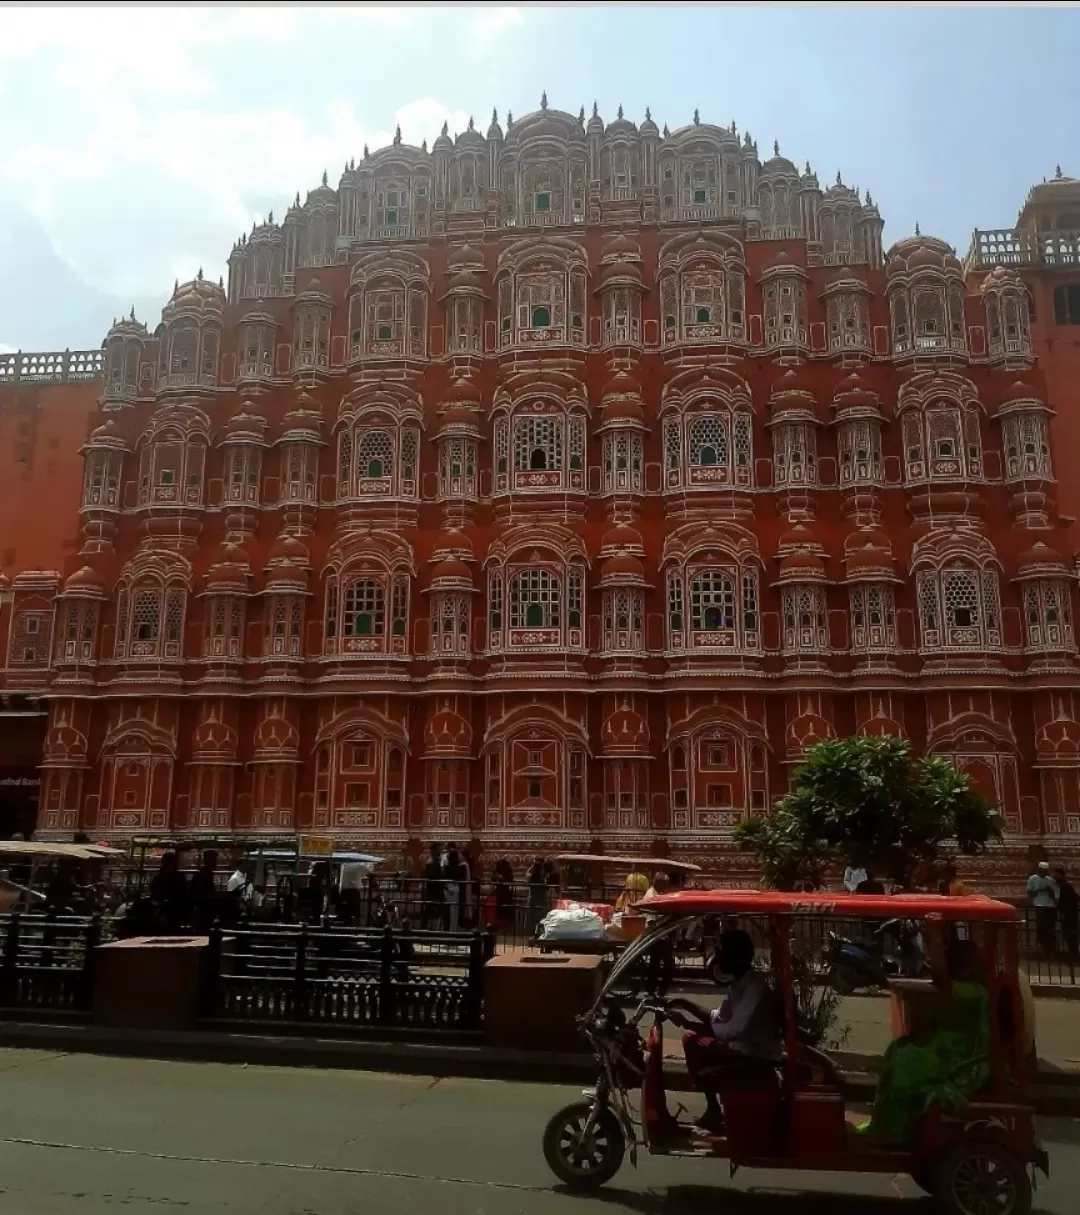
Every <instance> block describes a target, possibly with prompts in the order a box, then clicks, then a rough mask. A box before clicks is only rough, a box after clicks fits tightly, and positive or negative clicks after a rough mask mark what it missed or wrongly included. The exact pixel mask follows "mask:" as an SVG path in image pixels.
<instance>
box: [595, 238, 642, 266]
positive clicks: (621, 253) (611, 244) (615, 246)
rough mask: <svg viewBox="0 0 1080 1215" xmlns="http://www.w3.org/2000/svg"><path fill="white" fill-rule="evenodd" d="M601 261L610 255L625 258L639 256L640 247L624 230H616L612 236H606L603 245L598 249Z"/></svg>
mask: <svg viewBox="0 0 1080 1215" xmlns="http://www.w3.org/2000/svg"><path fill="white" fill-rule="evenodd" d="M600 257H601V260H602V261H607V260H608V258H612V257H626V258H638V259H640V258H641V247H640V246H639V245H638V243H637V241H636V240H634V238H633V237H632V236H629V235H628V234H627V233H626V232H616V233H615V235H614V236H610V237H608V239H607V240H606V241H604V247H603V248H602V249H601V251H600Z"/></svg>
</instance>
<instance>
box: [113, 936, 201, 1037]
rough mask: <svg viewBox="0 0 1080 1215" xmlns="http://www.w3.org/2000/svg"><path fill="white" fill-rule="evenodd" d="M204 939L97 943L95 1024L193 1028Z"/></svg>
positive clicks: (163, 938) (187, 938)
mask: <svg viewBox="0 0 1080 1215" xmlns="http://www.w3.org/2000/svg"><path fill="white" fill-rule="evenodd" d="M208 944H209V938H207V937H132V938H131V939H130V940H127V941H113V942H111V943H110V944H108V945H99V946H98V947H97V950H96V953H95V957H94V1023H95V1024H97V1025H108V1026H113V1027H115V1028H123V1029H194V1028H195V1026H196V1023H197V1022H198V1016H199V980H200V977H201V973H202V966H203V957H204V954H205V952H206V949H207V946H208ZM223 944H224V943H223Z"/></svg>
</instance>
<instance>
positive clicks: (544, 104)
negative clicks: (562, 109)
mask: <svg viewBox="0 0 1080 1215" xmlns="http://www.w3.org/2000/svg"><path fill="white" fill-rule="evenodd" d="M540 108H541V109H542V110H546V109H547V89H544V91H543V92H542V93H541V94H540Z"/></svg>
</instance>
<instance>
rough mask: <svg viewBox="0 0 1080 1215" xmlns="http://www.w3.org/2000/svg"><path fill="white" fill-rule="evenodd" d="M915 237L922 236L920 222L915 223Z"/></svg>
mask: <svg viewBox="0 0 1080 1215" xmlns="http://www.w3.org/2000/svg"><path fill="white" fill-rule="evenodd" d="M915 235H916V236H922V229H921V228H920V227H919V221H918V220H916V221H915Z"/></svg>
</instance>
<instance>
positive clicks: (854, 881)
mask: <svg viewBox="0 0 1080 1215" xmlns="http://www.w3.org/2000/svg"><path fill="white" fill-rule="evenodd" d="M868 876H869V875H868V874H867V872H866V870H865V869H864V868H863V867H862V866H861V865H848V867H847V868H846V869H845V870H844V889H845V890H846V891H847V892H848V894H854V893H855V891H856V890H858V889H859V887H860V886H861V885H862V884H863V882H865V881H866V879H867V877H868Z"/></svg>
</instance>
